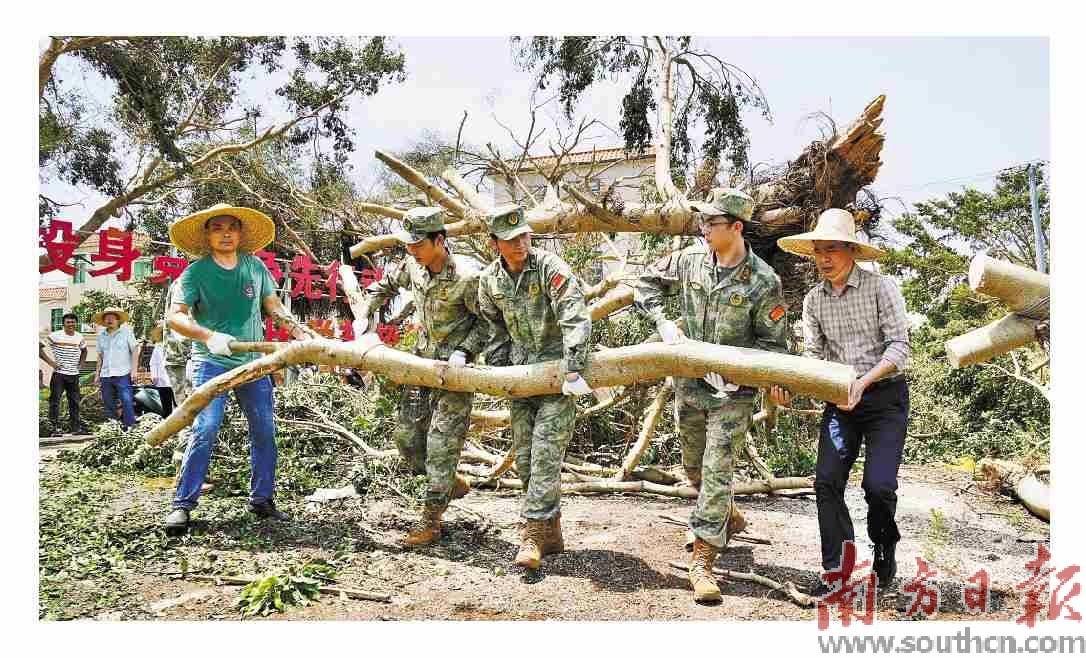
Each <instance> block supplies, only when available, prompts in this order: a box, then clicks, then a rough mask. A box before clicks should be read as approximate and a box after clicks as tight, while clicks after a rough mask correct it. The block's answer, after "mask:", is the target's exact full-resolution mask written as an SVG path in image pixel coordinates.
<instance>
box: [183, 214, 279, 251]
mask: <svg viewBox="0 0 1086 658" xmlns="http://www.w3.org/2000/svg"><path fill="white" fill-rule="evenodd" d="M219 215H229V216H231V217H237V218H238V220H239V221H240V222H241V244H240V245H238V250H239V251H247V252H249V253H252V252H254V251H259V250H260V249H263V248H264V247H266V246H267V245H268V244H270V243H271V241H272V240H274V239H275V222H273V221H272V220H271V218H270V217H268V216H267V215H265V214H264V213H262V212H260V211H259V210H253V209H252V208H242V207H240V206H231V205H230V204H226V203H216V204H215V205H213V206H211V207H210V208H207V209H206V210H201V211H200V212H197V213H193V214H191V215H189V216H188V217H182V218H181V219H179V220H177V221H176V222H174V223H173V224H170V242H172V243H173V245H174V246H175V247H177V248H178V249H180V250H181V251H183V252H185V253H186V254H188V255H190V256H197V257H199V256H203V255H204V254H206V253H207V239H206V238H205V236H204V224H206V223H207V220H209V219H211V218H212V217H218V216H219Z"/></svg>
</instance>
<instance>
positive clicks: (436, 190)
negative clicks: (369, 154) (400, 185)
mask: <svg viewBox="0 0 1086 658" xmlns="http://www.w3.org/2000/svg"><path fill="white" fill-rule="evenodd" d="M373 154H374V155H375V156H376V157H377V159H378V160H380V161H381V162H384V163H385V164H386V165H388V167H389V169H391V170H392V171H395V172H396V174H397V175H399V176H400V178H402V179H404V180H405V181H407V182H408V183H411V184H412V185H414V186H415V187H417V188H418V189H420V190H422V191H423V192H424V193H425V194H426V196H427V197H429V198H430V199H432V200H433V201H434V202H436V203H437V204H438V205H440V206H441V207H442V208H445V209H446V210H448V211H449V212H451V213H452V214H454V215H456V216H457V217H464V216H466V215H467V214H468V209H467V208H466V207H465V206H464V204H462V203H460V202H459V201H457V200H456V199H454V198H452V197H451V196H449V195H448V194H446V193H445V190H443V189H441V188H440V187H438V186H437V185H434V184H433V183H431V182H430V181H428V180H426V176H424V175H423V174H422V172H420V171H419V170H417V169H415V168H414V167H412V166H411V165H409V164H407V163H406V162H404V161H403V160H400V159H399V158H397V157H396V156H394V155H391V154H389V153H385V152H384V151H374V153H373Z"/></svg>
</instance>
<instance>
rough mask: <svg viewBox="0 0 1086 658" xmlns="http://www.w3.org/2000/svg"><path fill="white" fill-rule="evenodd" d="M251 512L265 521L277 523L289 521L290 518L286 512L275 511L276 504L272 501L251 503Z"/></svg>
mask: <svg viewBox="0 0 1086 658" xmlns="http://www.w3.org/2000/svg"><path fill="white" fill-rule="evenodd" d="M249 511H250V512H252V513H253V514H256V515H257V516H259V517H261V518H263V519H273V520H275V521H289V520H290V517H289V516H287V514H286V512H280V511H279V510H277V509H275V503H273V502H272V501H270V500H266V501H264V502H263V503H249Z"/></svg>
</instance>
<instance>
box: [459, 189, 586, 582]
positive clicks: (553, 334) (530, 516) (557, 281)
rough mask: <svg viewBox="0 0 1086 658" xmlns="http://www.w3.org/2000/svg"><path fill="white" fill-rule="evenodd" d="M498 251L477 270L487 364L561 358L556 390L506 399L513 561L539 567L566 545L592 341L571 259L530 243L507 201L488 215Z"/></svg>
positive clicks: (526, 229) (521, 219)
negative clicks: (516, 517)
mask: <svg viewBox="0 0 1086 658" xmlns="http://www.w3.org/2000/svg"><path fill="white" fill-rule="evenodd" d="M487 223H488V225H489V229H490V238H491V245H492V246H493V247H494V248H495V249H496V250H497V251H498V253H499V257H498V259H497V260H495V261H494V262H493V263H491V264H490V265H488V266H487V267H486V269H484V270H483V273H482V275H481V276H480V277H479V311H480V313H481V314H482V316H483V317H484V318H486V320H487V321H488V322H489V324H490V332H491V349H490V350H489V351H488V359H487V360H488V363H490V364H491V365H498V366H505V365H523V364H528V363H539V362H541V361H551V360H555V359H562V360H563V362H564V365H565V369H566V376H565V381H564V382H563V384H562V395H540V396H536V397H530V398H522V399H515V400H511V401H510V403H509V416H510V426H511V429H512V431H513V449H514V450H515V452H516V460H517V472H518V473H519V474H520V478H521V482H522V483H523V487H524V492H525V494H524V501H523V504H522V506H521V515H522V516H523V517H524V518H525V520H526V527H525V531H524V537H523V542H522V544H521V547H520V550H519V551H518V552H517V556H516V558H515V562H516V564H518V565H519V566H522V567H526V568H529V569H537V568H539V563H540V560H541V559H542V558H543V556H544V555H548V554H551V553H557V552H560V551H562V550H564V548H565V544H564V541H563V539H562V524H561V518H562V517H561V506H560V505H561V494H562V489H561V477H560V475H561V468H562V460H563V458H564V457H565V453H566V446H567V445H569V440H570V438H571V436H572V435H573V420H574V417H575V416H576V413H577V405H576V403H575V401H574V397H575V396H578V395H585V394H587V393H591V392H592V389H591V388H590V387H589V386H588V383H587V382H585V380H584V379H583V378H582V377H581V375H580V373H581V371H582V370H584V368H585V363H586V361H587V359H588V350H589V347H590V346H591V344H592V343H591V337H592V322H591V320H590V319H589V315H588V309H587V307H586V306H585V302H584V294H583V292H582V290H581V284H580V282H579V281H578V280H577V278H576V277H575V276H574V275H573V272H572V271H571V270H570V267H569V265H567V264H566V263H565V261H563V260H562V259H561V258H559V257H558V256H555V255H553V254H550V253H547V252H545V251H543V250H542V249H533V248H531V233H532V229H531V228H530V227H529V226H528V224H527V222H525V221H524V209H523V208H521V207H520V206H517V205H506V206H502V207H501V208H497V209H495V211H494V212H493V213H492V214H491V215H490V217H489V218H488V222H487Z"/></svg>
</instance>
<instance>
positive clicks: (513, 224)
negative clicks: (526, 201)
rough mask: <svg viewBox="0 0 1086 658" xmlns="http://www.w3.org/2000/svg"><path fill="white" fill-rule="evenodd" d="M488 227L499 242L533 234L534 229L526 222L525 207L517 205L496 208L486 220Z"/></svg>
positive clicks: (509, 204) (510, 204)
mask: <svg viewBox="0 0 1086 658" xmlns="http://www.w3.org/2000/svg"><path fill="white" fill-rule="evenodd" d="M486 225H487V228H488V229H489V230H490V232H491V233H492V234H494V235H496V236H498V239H499V240H512V239H513V238H515V237H517V236H518V235H523V234H525V233H531V232H532V227H531V226H528V222H526V221H524V207H523V206H520V205H517V204H515V203H508V204H506V205H504V206H498V207H497V208H495V209H494V210H493V211H492V212H491V213H490V215H489V216H488V217H487V218H486Z"/></svg>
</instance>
